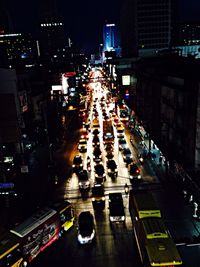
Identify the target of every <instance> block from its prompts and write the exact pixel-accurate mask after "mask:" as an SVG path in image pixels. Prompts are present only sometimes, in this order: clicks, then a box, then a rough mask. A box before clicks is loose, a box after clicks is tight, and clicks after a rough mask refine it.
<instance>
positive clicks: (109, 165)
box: [108, 160, 117, 168]
mask: <svg viewBox="0 0 200 267" xmlns="http://www.w3.org/2000/svg"><path fill="white" fill-rule="evenodd" d="M116 166H117V165H116V163H115V161H114V160H110V161H109V162H108V168H116Z"/></svg>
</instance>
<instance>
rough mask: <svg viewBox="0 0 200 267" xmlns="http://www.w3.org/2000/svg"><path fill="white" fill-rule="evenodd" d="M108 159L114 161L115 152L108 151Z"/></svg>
mask: <svg viewBox="0 0 200 267" xmlns="http://www.w3.org/2000/svg"><path fill="white" fill-rule="evenodd" d="M106 158H107V160H109V159H113V158H114V153H113V151H108V152H107V153H106Z"/></svg>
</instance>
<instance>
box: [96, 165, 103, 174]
mask: <svg viewBox="0 0 200 267" xmlns="http://www.w3.org/2000/svg"><path fill="white" fill-rule="evenodd" d="M95 171H96V172H97V173H100V174H103V173H104V167H103V165H96V166H95Z"/></svg>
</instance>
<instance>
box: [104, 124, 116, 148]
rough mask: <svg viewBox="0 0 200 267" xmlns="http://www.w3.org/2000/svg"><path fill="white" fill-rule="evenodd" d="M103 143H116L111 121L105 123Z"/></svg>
mask: <svg viewBox="0 0 200 267" xmlns="http://www.w3.org/2000/svg"><path fill="white" fill-rule="evenodd" d="M103 143H104V145H106V144H113V143H114V133H113V125H112V121H111V120H110V119H109V120H104V121H103Z"/></svg>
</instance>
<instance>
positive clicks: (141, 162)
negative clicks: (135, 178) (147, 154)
mask: <svg viewBox="0 0 200 267" xmlns="http://www.w3.org/2000/svg"><path fill="white" fill-rule="evenodd" d="M139 162H140V164H141V165H142V164H143V163H144V158H143V157H142V156H141V155H139Z"/></svg>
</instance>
